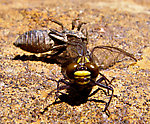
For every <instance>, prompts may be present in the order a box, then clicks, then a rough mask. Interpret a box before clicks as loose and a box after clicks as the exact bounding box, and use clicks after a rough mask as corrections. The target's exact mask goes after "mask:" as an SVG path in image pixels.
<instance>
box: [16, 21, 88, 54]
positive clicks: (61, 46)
mask: <svg viewBox="0 0 150 124" xmlns="http://www.w3.org/2000/svg"><path fill="white" fill-rule="evenodd" d="M50 21H52V22H54V23H56V24H58V25H60V26H61V27H62V31H61V32H58V31H56V30H54V29H50V30H31V31H28V32H25V33H23V34H21V35H20V36H19V37H18V38H17V40H16V42H14V45H15V46H16V47H19V48H21V49H22V50H25V51H27V52H31V53H44V52H48V51H54V53H57V52H59V53H61V51H63V50H65V48H66V46H67V43H68V42H84V44H87V42H88V37H87V36H88V34H87V31H86V30H84V29H81V27H82V25H83V24H85V23H81V22H80V20H79V19H75V20H73V21H72V30H68V29H66V28H65V27H64V26H63V24H62V23H60V22H58V21H55V20H53V19H50ZM54 53H53V54H54Z"/></svg>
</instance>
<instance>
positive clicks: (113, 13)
mask: <svg viewBox="0 0 150 124" xmlns="http://www.w3.org/2000/svg"><path fill="white" fill-rule="evenodd" d="M48 18H53V19H56V20H59V21H60V22H62V23H63V24H64V25H65V26H66V27H67V28H71V22H72V20H73V19H75V18H80V19H81V20H82V21H84V22H87V25H86V26H87V29H88V32H89V35H90V41H89V44H88V46H89V48H92V47H94V46H96V45H113V46H116V47H119V48H122V49H125V50H126V51H128V52H130V53H132V54H134V55H135V57H137V58H138V61H137V62H136V63H132V62H130V61H128V62H127V65H126V64H125V65H124V63H123V62H120V63H117V64H116V65H114V66H113V67H110V68H109V69H107V70H103V71H102V72H101V73H103V74H104V75H105V76H106V77H108V79H111V78H112V77H116V79H115V81H114V82H113V85H114V90H115V92H114V94H115V95H117V96H118V99H117V98H115V97H114V98H113V99H112V102H111V104H110V106H109V111H110V113H111V115H110V117H109V118H108V117H107V116H106V115H105V113H103V112H102V110H103V108H104V105H103V104H101V103H94V102H87V103H84V104H81V105H80V106H70V105H68V104H67V103H60V104H57V105H52V106H51V107H49V108H48V111H46V112H45V113H44V114H43V115H41V114H40V113H39V112H40V111H42V110H43V109H44V108H45V107H46V106H47V105H49V104H51V103H53V102H54V97H55V94H53V95H51V96H49V97H48V99H47V100H45V98H46V96H47V94H48V93H49V92H50V91H52V90H54V89H55V88H56V82H53V81H51V80H48V78H49V77H51V78H55V79H60V78H62V77H63V76H62V74H61V68H60V67H59V66H58V65H57V64H55V63H45V62H42V61H29V60H26V61H22V60H13V58H15V57H16V56H17V55H23V54H25V55H32V54H31V53H28V52H25V51H23V50H21V49H19V48H16V47H15V46H13V42H14V41H15V40H16V38H17V37H18V36H19V34H22V33H24V32H26V31H29V30H32V29H35V30H38V29H42V30H44V29H49V28H54V29H58V30H59V29H60V27H59V26H57V25H56V24H54V23H51V22H50V21H47V19H48ZM149 53H150V2H149V0H140V1H139V0H125V1H122V2H121V1H120V0H111V1H110V0H102V1H99V0H72V1H70V0H63V1H61V0H55V1H54V0H53V1H52V0H45V1H43V0H36V1H31V0H30V1H29V0H25V1H22V0H7V1H6V0H1V3H0V63H1V64H0V103H1V104H0V110H1V112H0V113H1V114H0V121H1V123H40V122H44V123H106V124H108V123H116V124H118V123H135V122H137V123H140V124H141V123H143V124H146V123H147V124H148V122H150V118H149V117H150V111H149V106H150V97H149V96H150V54H149ZM94 97H95V98H99V99H105V97H104V94H101V92H99V93H97V94H96V95H95V96H94ZM106 100H107V99H106Z"/></svg>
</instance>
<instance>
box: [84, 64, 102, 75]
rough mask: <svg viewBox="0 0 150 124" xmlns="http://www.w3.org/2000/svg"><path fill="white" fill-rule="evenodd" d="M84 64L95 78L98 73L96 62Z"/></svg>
mask: <svg viewBox="0 0 150 124" xmlns="http://www.w3.org/2000/svg"><path fill="white" fill-rule="evenodd" d="M85 66H86V67H87V69H88V71H90V72H91V77H92V78H96V77H97V76H98V74H99V69H98V67H97V65H96V64H94V63H86V64H85Z"/></svg>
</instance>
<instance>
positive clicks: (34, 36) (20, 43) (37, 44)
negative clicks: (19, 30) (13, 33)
mask: <svg viewBox="0 0 150 124" xmlns="http://www.w3.org/2000/svg"><path fill="white" fill-rule="evenodd" d="M48 33H49V32H48V31H47V30H31V31H28V32H25V33H23V34H22V35H20V36H19V37H18V38H17V40H16V42H14V45H15V46H16V47H19V48H21V49H23V50H25V51H28V52H31V53H44V52H47V51H50V50H51V49H52V47H53V46H54V41H53V40H52V39H51V38H50V37H49V36H48Z"/></svg>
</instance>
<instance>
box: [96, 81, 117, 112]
mask: <svg viewBox="0 0 150 124" xmlns="http://www.w3.org/2000/svg"><path fill="white" fill-rule="evenodd" d="M101 80H102V79H101V78H100V79H99V80H98V81H96V82H95V84H96V85H98V86H100V87H103V88H105V89H108V90H111V91H112V93H111V95H110V98H109V101H108V103H107V104H106V106H105V109H104V110H103V112H106V110H107V108H108V106H109V104H110V102H111V99H112V97H113V92H114V90H113V88H112V87H111V86H106V85H104V84H101Z"/></svg>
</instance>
